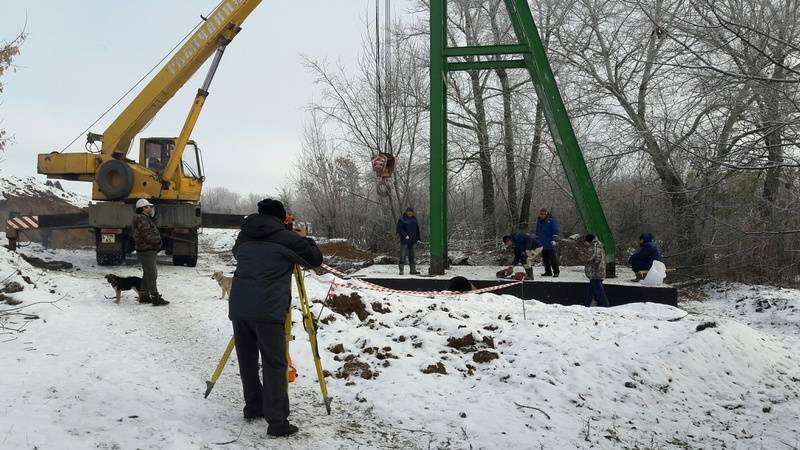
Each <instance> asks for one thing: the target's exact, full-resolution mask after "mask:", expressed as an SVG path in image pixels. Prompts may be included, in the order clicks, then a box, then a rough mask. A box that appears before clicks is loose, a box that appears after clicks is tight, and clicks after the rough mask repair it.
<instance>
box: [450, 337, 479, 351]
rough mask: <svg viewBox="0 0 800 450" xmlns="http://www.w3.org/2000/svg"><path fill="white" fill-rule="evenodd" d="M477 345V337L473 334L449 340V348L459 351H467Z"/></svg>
mask: <svg viewBox="0 0 800 450" xmlns="http://www.w3.org/2000/svg"><path fill="white" fill-rule="evenodd" d="M474 345H475V336H473V335H472V333H470V334H468V335H466V336H462V337H460V338H456V337H449V338H447V346H448V347H453V348H457V349H466V348H470V347H473V346H474Z"/></svg>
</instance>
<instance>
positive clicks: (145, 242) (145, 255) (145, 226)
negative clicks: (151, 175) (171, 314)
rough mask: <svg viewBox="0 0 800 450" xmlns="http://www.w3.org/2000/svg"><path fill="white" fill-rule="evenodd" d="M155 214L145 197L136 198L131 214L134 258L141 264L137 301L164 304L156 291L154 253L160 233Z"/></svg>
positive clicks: (157, 248)
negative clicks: (139, 288) (140, 283)
mask: <svg viewBox="0 0 800 450" xmlns="http://www.w3.org/2000/svg"><path fill="white" fill-rule="evenodd" d="M155 214H156V209H155V206H153V204H152V203H150V202H149V201H147V199H145V198H140V199H139V200H136V215H135V216H133V242H134V248H135V249H136V258H138V259H139V263H140V264H141V265H142V289H141V290H140V291H139V302H140V303H151V304H152V305H153V306H164V305H168V304H169V302H168V301H166V300H164V298H163V297H161V294H159V293H158V269H157V268H156V254H157V253H158V251H159V250H161V233H160V232H159V231H158V226H156V222H155V220H153V219H154V217H155Z"/></svg>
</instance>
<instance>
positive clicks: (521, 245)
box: [503, 231, 542, 280]
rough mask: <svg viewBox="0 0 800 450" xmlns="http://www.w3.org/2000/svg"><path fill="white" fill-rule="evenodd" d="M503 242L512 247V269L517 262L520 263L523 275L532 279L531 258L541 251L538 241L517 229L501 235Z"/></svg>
mask: <svg viewBox="0 0 800 450" xmlns="http://www.w3.org/2000/svg"><path fill="white" fill-rule="evenodd" d="M503 244H505V245H506V246H507V247H513V249H514V260H513V261H512V262H511V267H512V269H513V267H514V266H516V265H517V264H522V267H523V268H525V276H526V277H528V279H529V280H532V279H533V267H532V266H533V258H535V257H536V256H537V255H538V254H539V253H541V252H542V246H541V244H539V241H538V240H536V239H535V238H534V237H533V236H531V235H530V234H528V233H526V232H524V231H517V232H515V233H513V234H510V235H506V236H503Z"/></svg>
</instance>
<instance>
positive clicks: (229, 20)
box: [37, 0, 261, 266]
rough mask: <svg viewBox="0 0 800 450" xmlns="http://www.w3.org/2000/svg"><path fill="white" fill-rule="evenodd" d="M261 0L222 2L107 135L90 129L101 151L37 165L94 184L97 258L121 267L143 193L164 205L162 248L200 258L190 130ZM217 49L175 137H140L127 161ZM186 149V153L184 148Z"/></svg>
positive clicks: (182, 260)
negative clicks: (225, 57)
mask: <svg viewBox="0 0 800 450" xmlns="http://www.w3.org/2000/svg"><path fill="white" fill-rule="evenodd" d="M260 3H261V0H223V1H221V2H220V4H219V5H218V6H217V7H216V8H215V9H214V11H212V12H211V14H209V16H208V17H207V18H206V17H202V16H201V17H202V18H203V20H204V22H203V23H202V24H201V25H200V26H199V28H198V29H197V31H195V32H194V34H192V36H191V37H190V38H189V39H188V40H187V41H186V42H185V43H184V44H183V46H182V47H181V48H180V49H179V50H178V51H177V52H176V53H175V54H174V55H173V56H172V58H171V59H170V60H169V61H168V62H167V63H166V64H165V65H164V67H163V68H162V69H161V70H160V71H159V72H158V74H156V76H155V77H154V78H153V79H152V80H151V81H150V82H149V83H148V84H147V85H146V86H145V87H144V89H143V90H142V91H141V92H140V93H139V94H138V95H137V96H136V97H135V98H134V99H133V100H132V101H131V103H130V104H129V105H128V106H127V107H126V108H125V110H124V111H122V113H121V114H120V115H119V116H117V118H116V119H115V120H114V121H113V122H112V123H111V125H109V126H108V128H106V130H105V131H104V132H103V133H102V134H95V133H89V134H88V135H87V141H88V144H89V145H87V148H89V146H90V145H91V144H94V143H96V142H101V143H102V146H101V148H100V151H99V153H91V152H83V153H59V152H53V153H44V154H39V155H38V165H37V170H38V172H39V173H41V174H45V175H47V177H48V178H60V179H65V180H79V181H90V182H92V199H93V200H99V201H100V202H96V203H95V204H93V205H91V206H90V207H89V215H88V225H89V226H91V227H93V228H94V229H95V236H96V247H97V262H98V263H99V264H102V265H116V264H119V263H120V262H121V261H122V260H123V259H124V257H125V253H126V252H128V251H131V242H130V225H131V222H132V220H133V214H134V207H133V203H135V202H136V200H137V199H139V198H146V199H149V200H150V201H151V202H153V203H155V204H157V205H159V207H158V208H157V211H158V215H157V218H156V223H157V225H158V226H159V228H160V229H161V231H162V234H163V235H164V238H165V239H164V242H165V249H166V251H167V253H168V254H169V253H171V254H172V257H173V262H174V263H175V264H185V265H188V266H194V265H195V264H196V262H197V229H198V228H199V227H200V225H201V218H202V215H201V213H200V207H199V203H198V202H199V200H200V193H201V190H202V187H203V180H204V176H203V166H202V159H201V155H200V151H199V149H198V147H197V146H196V145H195V143H194V142H193V141H191V140H190V139H189V138H190V137H191V133H192V130H193V128H194V126H195V123H196V122H197V118H198V117H199V115H200V111H201V110H202V108H203V103H204V102H205V99H206V97H207V96H208V89H209V86H210V84H211V80H212V78H213V77H214V73H215V72H216V70H217V66H218V65H219V62H220V59H221V58H222V54H223V52H224V51H225V47H226V46H227V45H228V44H229V43H230V42H231V40H233V38H234V37H235V36H236V34H237V33H238V32H239V31H240V30H241V24H242V22H244V20H245V19H246V18H247V16H248V15H249V14H250V13H251V12H252V11H253V10H254V9H255V8H256V7H257V6H258V5H259V4H260ZM212 53H213V54H214V59H213V61H212V63H211V67H210V68H209V69H208V74H207V75H206V78H205V81H204V82H203V85H202V87H201V88H200V89H198V91H197V95H196V97H195V99H194V103H193V104H192V107H191V109H190V110H189V114H188V116H187V117H186V121H185V123H184V124H183V128H182V129H181V132H180V134H179V135H178V137H166V138H165V137H148V138H141V139H140V141H139V158H138V161H133V160H130V159H127V155H128V151H129V149H130V147H131V142H132V141H133V139H134V137H135V136H136V135H137V134H138V133H139V132H140V131H141V130H142V128H144V127H145V126H146V125H147V123H148V122H149V121H150V120H151V119H153V117H155V115H156V114H157V113H158V111H159V110H161V108H162V107H163V106H164V105H165V104H166V103H167V102H168V101H169V100H170V99H171V98H172V97H173V96H174V95H175V93H176V92H177V91H178V89H180V88H181V87H182V86H183V85H184V84H185V83H186V82H187V81H188V80H189V78H190V77H191V76H192V75H193V74H194V73H195V72H196V71H197V70H198V69H199V68H200V66H201V65H202V64H203V63H204V62H205V61H206V60H207V59H208V58H209V57H210V56H211V54H212ZM187 146H188V147H189V151H186V148H187Z"/></svg>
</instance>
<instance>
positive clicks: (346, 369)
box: [336, 355, 377, 380]
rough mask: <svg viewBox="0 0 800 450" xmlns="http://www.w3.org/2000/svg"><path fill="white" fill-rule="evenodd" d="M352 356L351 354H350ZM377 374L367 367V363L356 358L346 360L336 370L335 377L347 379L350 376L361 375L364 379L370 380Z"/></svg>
mask: <svg viewBox="0 0 800 450" xmlns="http://www.w3.org/2000/svg"><path fill="white" fill-rule="evenodd" d="M351 356H352V355H351ZM376 375H377V373H375V372H373V371H372V369H371V368H370V367H369V364H367V363H365V362H363V361H359V360H358V358H353V359H350V360H349V361H346V362H345V363H344V365H342V367H341V368H340V369H339V370H338V371H337V372H336V378H344V379H349V378H350V377H351V376H352V377H361V378H363V379H365V380H371V379H372V378H374V377H375V376H376Z"/></svg>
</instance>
